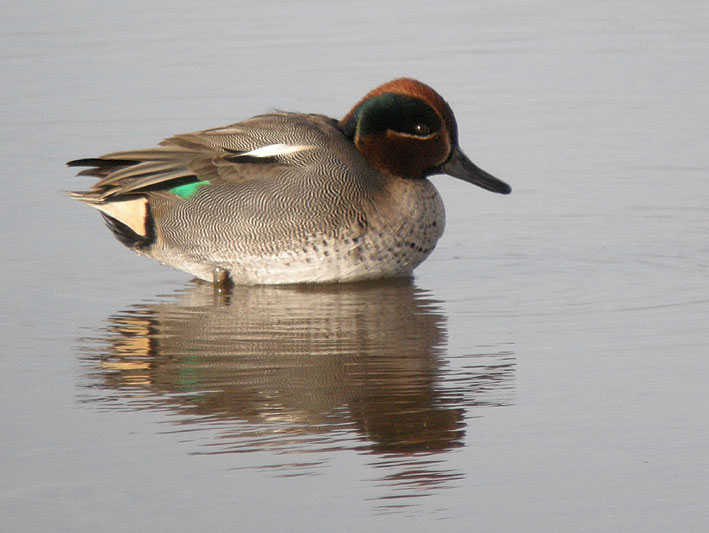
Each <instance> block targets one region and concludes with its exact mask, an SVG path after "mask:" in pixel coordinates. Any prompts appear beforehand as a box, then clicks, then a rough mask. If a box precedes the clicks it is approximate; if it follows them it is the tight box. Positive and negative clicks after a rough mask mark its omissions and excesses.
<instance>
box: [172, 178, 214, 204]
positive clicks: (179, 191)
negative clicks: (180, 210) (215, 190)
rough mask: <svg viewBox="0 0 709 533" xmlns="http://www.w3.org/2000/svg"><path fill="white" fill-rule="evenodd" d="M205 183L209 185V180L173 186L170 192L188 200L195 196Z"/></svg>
mask: <svg viewBox="0 0 709 533" xmlns="http://www.w3.org/2000/svg"><path fill="white" fill-rule="evenodd" d="M203 185H209V181H208V180H205V181H195V182H194V183H186V184H185V185H178V186H177V187H173V188H172V189H170V192H171V193H172V194H175V195H177V196H179V197H180V198H182V199H183V200H187V199H189V198H191V197H192V196H194V195H195V194H196V193H197V190H198V189H199V188H200V187H201V186H203Z"/></svg>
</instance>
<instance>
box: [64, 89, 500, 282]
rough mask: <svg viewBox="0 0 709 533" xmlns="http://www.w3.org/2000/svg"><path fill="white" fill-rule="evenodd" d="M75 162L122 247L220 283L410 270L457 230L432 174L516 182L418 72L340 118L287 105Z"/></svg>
mask: <svg viewBox="0 0 709 533" xmlns="http://www.w3.org/2000/svg"><path fill="white" fill-rule="evenodd" d="M67 165H68V166H70V167H86V168H84V170H82V171H80V172H79V174H78V175H80V176H91V177H93V178H98V181H96V182H94V183H93V185H91V187H90V188H89V189H88V190H84V191H72V192H70V193H69V194H70V196H71V197H73V198H74V199H76V200H79V201H80V202H83V203H85V204H88V205H89V206H91V207H93V208H95V209H97V210H98V211H99V212H100V213H101V215H103V218H104V219H105V222H106V225H107V226H108V228H109V229H110V230H111V231H112V233H113V234H114V236H115V237H116V238H117V239H118V240H119V241H120V242H121V243H122V244H124V245H125V246H127V247H128V248H130V249H131V250H133V251H134V252H136V253H137V254H139V255H142V256H146V257H149V258H152V259H154V260H157V261H159V262H160V263H163V264H165V265H168V266H171V267H174V268H177V269H179V270H183V271H185V272H187V273H189V274H191V275H192V276H195V277H196V278H199V279H201V280H204V281H207V282H212V283H215V284H237V285H270V284H296V283H338V282H353V281H362V280H372V279H379V278H392V277H405V276H410V275H411V274H412V272H413V270H414V269H415V268H416V267H417V266H418V265H420V264H421V263H422V262H423V261H424V260H425V259H426V258H427V257H428V256H429V255H430V254H431V252H432V251H433V249H434V247H435V246H436V243H437V242H438V240H439V239H440V237H441V236H442V235H443V230H444V227H445V210H444V206H443V202H442V200H441V197H440V195H439V193H438V192H437V190H436V188H435V187H434V185H433V184H432V183H431V181H430V180H429V179H428V178H429V177H430V176H432V175H436V174H447V175H449V176H452V177H454V178H458V179H461V180H463V181H466V182H468V183H471V184H473V185H477V186H478V187H481V188H483V189H486V190H488V191H491V192H494V193H499V194H509V193H510V192H511V188H510V186H509V185H508V184H507V183H505V182H503V181H501V180H500V179H498V178H496V177H494V176H493V175H491V174H489V173H487V172H486V171H484V170H482V169H481V168H479V167H478V166H476V165H475V164H474V163H473V162H472V161H471V160H470V159H469V158H468V157H467V156H466V155H465V154H464V153H463V151H462V150H461V148H460V147H459V143H458V126H457V123H456V119H455V116H454V115H453V111H452V109H451V107H450V106H449V105H448V103H447V102H446V101H445V100H444V99H443V97H441V96H440V95H439V94H438V93H437V92H436V91H435V90H434V89H432V88H431V87H429V86H428V85H426V84H424V83H422V82H420V81H418V80H415V79H412V78H398V79H395V80H392V81H389V82H387V83H384V84H383V85H380V86H379V87H377V88H376V89H374V90H372V91H370V92H369V93H367V94H366V95H365V96H364V97H363V98H362V99H361V100H360V101H359V102H358V103H357V104H355V106H354V107H353V108H352V109H351V110H350V111H349V112H348V113H347V114H346V115H345V116H344V117H343V118H342V119H340V120H337V119H334V118H330V117H327V116H324V115H321V114H310V113H297V112H273V113H268V114H262V115H257V116H254V117H253V118H250V119H248V120H244V121H242V122H237V123H235V124H230V125H227V126H221V127H217V128H212V129H207V130H202V131H196V132H192V133H184V134H179V135H175V136H173V137H169V138H167V139H165V140H163V141H162V142H160V143H159V144H158V146H157V147H155V148H147V149H139V150H129V151H121V152H113V153H109V154H106V155H103V156H100V157H97V158H87V159H76V160H73V161H69V162H68V163H67Z"/></svg>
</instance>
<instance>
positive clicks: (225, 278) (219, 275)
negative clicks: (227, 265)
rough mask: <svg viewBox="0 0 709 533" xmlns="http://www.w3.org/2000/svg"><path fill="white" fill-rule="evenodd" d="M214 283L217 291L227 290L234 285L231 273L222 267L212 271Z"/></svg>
mask: <svg viewBox="0 0 709 533" xmlns="http://www.w3.org/2000/svg"><path fill="white" fill-rule="evenodd" d="M212 276H213V280H214V281H213V283H214V287H215V288H216V289H227V288H230V287H231V285H232V282H231V278H230V277H229V271H228V270H225V269H223V268H221V267H214V269H213V270H212Z"/></svg>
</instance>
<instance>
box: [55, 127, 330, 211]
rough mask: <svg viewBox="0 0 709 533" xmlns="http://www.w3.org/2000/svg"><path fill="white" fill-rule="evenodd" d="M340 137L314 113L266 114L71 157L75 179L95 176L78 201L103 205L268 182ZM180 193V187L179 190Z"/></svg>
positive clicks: (312, 158) (309, 161)
mask: <svg viewBox="0 0 709 533" xmlns="http://www.w3.org/2000/svg"><path fill="white" fill-rule="evenodd" d="M332 135H340V134H339V130H337V128H336V121H335V120H333V119H329V118H327V117H323V116H320V115H306V114H300V113H272V114H269V115H261V116H258V117H254V118H252V119H249V120H247V121H244V122H239V123H236V124H231V125H229V126H224V127H220V128H214V129H209V130H203V131H197V132H193V133H185V134H181V135H176V136H174V137H170V138H168V139H165V140H164V141H162V142H161V143H160V145H159V146H158V147H157V148H149V149H142V150H131V151H125V152H114V153H111V154H106V155H103V156H101V157H98V158H89V159H77V160H74V161H70V162H69V163H67V165H68V166H71V167H88V168H86V169H85V170H83V171H81V172H80V173H79V175H83V176H93V177H97V178H99V180H98V181H97V182H96V183H94V184H93V185H92V187H91V189H90V190H89V191H85V192H77V193H73V195H74V196H75V197H77V198H78V199H82V200H91V201H93V202H96V201H99V202H101V201H107V200H109V199H116V198H117V197H122V196H124V195H134V194H138V193H145V192H149V191H171V190H176V191H177V190H179V187H182V186H188V185H191V184H194V183H201V184H206V183H210V184H213V185H216V184H224V183H231V184H237V183H241V182H244V181H248V180H256V179H273V177H274V176H278V175H279V174H280V172H279V169H283V168H286V167H292V166H307V165H309V164H310V165H312V164H314V163H313V162H316V161H317V156H315V155H314V154H313V153H314V152H317V151H318V149H319V147H322V146H326V145H327V144H328V143H327V137H328V136H332ZM183 190H184V189H183Z"/></svg>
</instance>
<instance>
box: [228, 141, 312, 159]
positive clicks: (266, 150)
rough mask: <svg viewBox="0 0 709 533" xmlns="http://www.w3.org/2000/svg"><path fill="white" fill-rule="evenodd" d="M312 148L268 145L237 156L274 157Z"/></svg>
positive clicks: (293, 145) (280, 144)
mask: <svg viewBox="0 0 709 533" xmlns="http://www.w3.org/2000/svg"><path fill="white" fill-rule="evenodd" d="M311 148H312V146H304V145H301V144H282V143H278V144H269V145H266V146H262V147H261V148H256V149H255V150H251V151H250V152H244V153H243V154H239V156H243V155H245V156H249V157H274V156H277V155H288V154H293V153H295V152H300V151H303V150H310V149H311Z"/></svg>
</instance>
